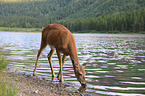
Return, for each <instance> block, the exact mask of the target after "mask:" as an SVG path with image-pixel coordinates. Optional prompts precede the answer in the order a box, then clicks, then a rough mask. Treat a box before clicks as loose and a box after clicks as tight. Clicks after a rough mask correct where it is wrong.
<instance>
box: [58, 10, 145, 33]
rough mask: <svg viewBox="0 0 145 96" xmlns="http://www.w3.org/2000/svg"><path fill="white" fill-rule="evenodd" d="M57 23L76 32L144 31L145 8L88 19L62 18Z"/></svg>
mask: <svg viewBox="0 0 145 96" xmlns="http://www.w3.org/2000/svg"><path fill="white" fill-rule="evenodd" d="M57 23H60V24H62V25H64V26H66V27H67V28H69V29H70V30H71V31H74V32H77V31H78V32H79V31H81V32H83V31H84V32H85V31H87V32H91V31H94V32H108V31H114V32H115V31H116V32H122V31H124V32H142V31H145V8H144V9H140V10H134V11H131V12H122V13H115V14H110V15H105V16H100V17H92V18H87V19H71V20H62V21H59V22H57Z"/></svg>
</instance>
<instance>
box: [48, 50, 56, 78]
mask: <svg viewBox="0 0 145 96" xmlns="http://www.w3.org/2000/svg"><path fill="white" fill-rule="evenodd" d="M54 52H55V49H54V48H51V51H50V52H49V54H48V55H47V57H48V61H49V64H50V68H51V72H52V80H54V79H55V73H54V70H53V66H52V60H51V59H52V55H53V54H54Z"/></svg>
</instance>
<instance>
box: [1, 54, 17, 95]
mask: <svg viewBox="0 0 145 96" xmlns="http://www.w3.org/2000/svg"><path fill="white" fill-rule="evenodd" d="M8 62H9V61H8V60H6V59H5V58H4V56H1V54H0V96H16V94H17V92H16V85H15V86H13V84H12V82H11V81H9V79H8V78H4V77H5V76H3V71H2V70H3V69H4V68H6V67H7V65H8Z"/></svg>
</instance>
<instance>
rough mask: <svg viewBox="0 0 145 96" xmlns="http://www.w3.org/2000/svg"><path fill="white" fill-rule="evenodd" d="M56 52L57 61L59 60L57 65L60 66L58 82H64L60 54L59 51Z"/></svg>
mask: <svg viewBox="0 0 145 96" xmlns="http://www.w3.org/2000/svg"><path fill="white" fill-rule="evenodd" d="M56 52H57V56H58V59H59V65H60V73H59V74H60V80H59V81H60V82H62V83H63V82H64V80H63V74H62V59H61V54H60V52H59V51H57V50H56Z"/></svg>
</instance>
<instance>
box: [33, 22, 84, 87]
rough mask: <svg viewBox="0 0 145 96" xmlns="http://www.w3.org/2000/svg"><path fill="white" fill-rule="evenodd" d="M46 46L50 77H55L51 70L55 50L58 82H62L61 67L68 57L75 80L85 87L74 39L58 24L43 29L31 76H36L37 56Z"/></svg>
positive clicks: (82, 68) (82, 69)
mask: <svg viewBox="0 0 145 96" xmlns="http://www.w3.org/2000/svg"><path fill="white" fill-rule="evenodd" d="M47 45H49V46H50V48H51V51H50V53H49V54H48V61H49V64H50V67H51V72H52V77H55V73H54V70H53V66H52V61H51V58H52V55H53V53H54V52H55V50H56V53H57V56H58V59H59V65H60V70H59V73H58V76H57V77H58V79H59V80H60V82H63V74H62V67H63V64H64V61H65V59H66V56H68V55H69V56H70V58H71V61H72V64H73V68H74V72H75V76H76V78H77V80H78V81H79V82H80V83H81V85H82V86H86V82H85V71H84V67H83V66H82V65H80V64H79V60H78V54H77V48H76V42H75V38H74V36H73V34H72V33H71V32H70V31H69V30H68V29H67V28H66V27H64V26H62V25H60V24H49V25H47V26H46V27H45V28H44V29H43V31H42V38H41V46H40V50H39V51H38V55H37V60H36V64H35V69H34V74H33V75H36V69H37V63H38V59H39V56H40V54H41V52H42V50H43V49H44V48H45V47H46V46H47ZM61 53H63V57H62V58H61Z"/></svg>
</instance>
